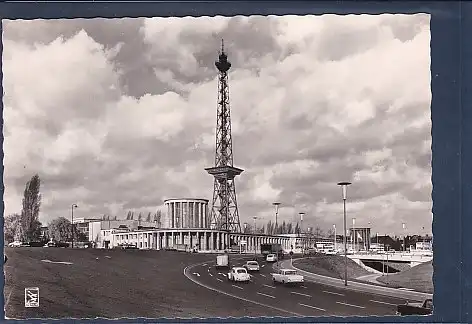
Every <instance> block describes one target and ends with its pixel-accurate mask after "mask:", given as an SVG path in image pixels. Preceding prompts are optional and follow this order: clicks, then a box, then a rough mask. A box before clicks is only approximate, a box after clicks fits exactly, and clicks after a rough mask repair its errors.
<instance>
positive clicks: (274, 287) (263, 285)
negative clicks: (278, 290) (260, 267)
mask: <svg viewBox="0 0 472 324" xmlns="http://www.w3.org/2000/svg"><path fill="white" fill-rule="evenodd" d="M263 286H264V287H269V288H273V289H275V286H269V285H266V284H263Z"/></svg>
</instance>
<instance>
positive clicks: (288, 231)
mask: <svg viewBox="0 0 472 324" xmlns="http://www.w3.org/2000/svg"><path fill="white" fill-rule="evenodd" d="M286 233H287V234H292V233H293V225H292V223H288V224H287V228H286Z"/></svg>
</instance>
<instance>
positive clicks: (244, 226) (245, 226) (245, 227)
mask: <svg viewBox="0 0 472 324" xmlns="http://www.w3.org/2000/svg"><path fill="white" fill-rule="evenodd" d="M243 228H244V234H246V229H247V223H244V224H243ZM248 242H249V239H248V238H246V247H245V249H244V252H247V245H248Z"/></svg>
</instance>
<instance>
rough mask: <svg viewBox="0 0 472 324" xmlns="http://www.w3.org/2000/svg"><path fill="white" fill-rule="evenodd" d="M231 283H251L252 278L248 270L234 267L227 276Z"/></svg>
mask: <svg viewBox="0 0 472 324" xmlns="http://www.w3.org/2000/svg"><path fill="white" fill-rule="evenodd" d="M227 278H228V280H230V281H240V282H249V280H250V279H251V276H250V275H249V273H247V270H246V269H245V268H243V267H234V268H232V269H231V271H230V272H228V276H227Z"/></svg>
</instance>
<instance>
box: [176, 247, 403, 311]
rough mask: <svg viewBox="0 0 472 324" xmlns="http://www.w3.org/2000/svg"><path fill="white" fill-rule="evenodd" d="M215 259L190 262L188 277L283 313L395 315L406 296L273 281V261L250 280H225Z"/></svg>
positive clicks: (234, 259) (239, 260) (237, 258)
mask: <svg viewBox="0 0 472 324" xmlns="http://www.w3.org/2000/svg"><path fill="white" fill-rule="evenodd" d="M230 258H231V259H230V260H231V262H232V266H239V265H243V264H244V262H245V260H249V259H251V257H241V256H231V257H230ZM215 261H216V257H215V258H214V260H212V261H210V262H201V263H198V264H194V265H191V266H189V267H187V268H186V269H185V274H186V275H187V277H188V278H189V279H190V280H191V281H193V282H194V283H195V284H197V285H201V286H203V287H205V288H207V289H210V290H213V291H216V292H219V293H220V294H222V295H225V296H228V295H230V296H233V297H234V298H235V299H236V300H237V299H239V300H245V301H247V302H249V303H253V304H256V305H259V306H261V307H265V308H266V309H267V310H275V311H278V312H280V313H281V315H282V316H369V315H371V316H385V315H395V311H396V306H397V305H398V304H401V303H405V302H406V300H404V299H399V298H393V297H385V296H379V295H374V294H369V293H363V292H357V291H351V290H345V289H342V288H334V287H331V286H327V285H323V284H319V283H313V282H308V281H306V282H305V283H304V284H303V285H300V286H288V285H282V284H274V283H273V282H272V278H271V275H270V273H271V272H273V271H274V270H273V268H272V264H271V263H266V262H264V261H259V263H260V265H261V270H260V271H259V272H251V282H249V283H233V282H230V281H228V280H227V272H228V271H229V270H228V269H217V268H216V267H215Z"/></svg>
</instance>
